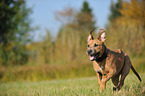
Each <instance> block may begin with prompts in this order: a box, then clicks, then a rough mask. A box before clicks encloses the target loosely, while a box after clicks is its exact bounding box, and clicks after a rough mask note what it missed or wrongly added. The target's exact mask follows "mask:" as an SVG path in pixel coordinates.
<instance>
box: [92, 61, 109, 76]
mask: <svg viewBox="0 0 145 96" xmlns="http://www.w3.org/2000/svg"><path fill="white" fill-rule="evenodd" d="M93 67H94V70H95V71H96V72H98V73H101V74H102V75H105V74H107V73H108V70H107V69H106V68H105V64H101V65H99V64H98V63H96V62H93Z"/></svg>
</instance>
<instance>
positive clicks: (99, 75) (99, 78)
mask: <svg viewBox="0 0 145 96" xmlns="http://www.w3.org/2000/svg"><path fill="white" fill-rule="evenodd" d="M96 74H97V79H98V84H99V86H100V82H101V79H102V76H101V74H100V73H98V72H96Z"/></svg>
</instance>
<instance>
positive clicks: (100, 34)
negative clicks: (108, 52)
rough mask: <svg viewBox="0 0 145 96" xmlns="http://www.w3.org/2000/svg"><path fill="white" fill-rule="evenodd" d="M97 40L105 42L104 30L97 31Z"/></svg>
mask: <svg viewBox="0 0 145 96" xmlns="http://www.w3.org/2000/svg"><path fill="white" fill-rule="evenodd" d="M97 39H99V40H100V41H102V42H105V40H106V36H105V30H104V29H100V30H99V32H98V37H97Z"/></svg>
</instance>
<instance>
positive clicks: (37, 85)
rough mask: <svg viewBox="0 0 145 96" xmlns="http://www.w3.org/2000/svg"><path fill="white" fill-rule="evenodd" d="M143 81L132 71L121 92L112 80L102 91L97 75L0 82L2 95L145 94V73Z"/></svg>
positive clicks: (118, 95) (121, 95)
mask: <svg viewBox="0 0 145 96" xmlns="http://www.w3.org/2000/svg"><path fill="white" fill-rule="evenodd" d="M140 75H141V78H142V82H141V83H140V82H139V80H138V79H137V77H136V76H135V75H134V74H133V73H130V74H129V75H128V76H127V78H126V80H125V84H124V86H123V87H122V89H121V92H113V91H112V88H113V84H112V82H111V80H109V82H108V83H107V87H106V89H105V90H104V91H103V92H102V93H100V92H99V87H98V83H97V78H96V77H86V78H76V79H65V80H52V81H39V82H11V83H1V84H0V96H112V95H113V96H145V75H144V74H143V73H142V74H140Z"/></svg>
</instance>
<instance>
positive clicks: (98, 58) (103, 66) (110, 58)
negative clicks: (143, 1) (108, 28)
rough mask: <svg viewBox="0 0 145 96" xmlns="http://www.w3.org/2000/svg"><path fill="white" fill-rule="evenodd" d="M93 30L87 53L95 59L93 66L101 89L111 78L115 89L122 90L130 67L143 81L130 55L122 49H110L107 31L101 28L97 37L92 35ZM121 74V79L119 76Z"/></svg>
mask: <svg viewBox="0 0 145 96" xmlns="http://www.w3.org/2000/svg"><path fill="white" fill-rule="evenodd" d="M92 32H93V30H92V31H91V32H90V34H89V37H88V46H87V54H88V55H89V56H90V60H91V61H93V67H94V70H95V71H96V74H97V78H98V84H99V90H100V91H102V90H103V89H104V88H105V85H106V82H107V81H108V80H109V79H110V78H111V79H112V82H113V84H114V85H115V87H113V91H116V90H120V88H121V87H122V86H123V84H124V79H125V77H126V76H127V75H128V73H129V70H130V68H131V69H132V71H133V72H134V73H135V75H136V76H137V77H138V79H139V80H140V81H141V78H140V76H139V74H138V73H137V72H136V71H135V69H134V68H133V66H132V64H131V61H130V59H129V56H128V55H127V54H126V53H124V52H123V51H122V50H120V49H117V50H110V49H108V48H107V47H106V46H105V44H104V41H105V40H106V38H105V31H104V29H100V31H99V33H98V37H97V39H94V38H93V36H92ZM120 76H121V78H120V80H119V77H120Z"/></svg>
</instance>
